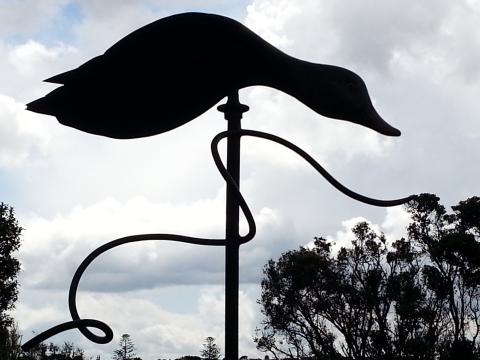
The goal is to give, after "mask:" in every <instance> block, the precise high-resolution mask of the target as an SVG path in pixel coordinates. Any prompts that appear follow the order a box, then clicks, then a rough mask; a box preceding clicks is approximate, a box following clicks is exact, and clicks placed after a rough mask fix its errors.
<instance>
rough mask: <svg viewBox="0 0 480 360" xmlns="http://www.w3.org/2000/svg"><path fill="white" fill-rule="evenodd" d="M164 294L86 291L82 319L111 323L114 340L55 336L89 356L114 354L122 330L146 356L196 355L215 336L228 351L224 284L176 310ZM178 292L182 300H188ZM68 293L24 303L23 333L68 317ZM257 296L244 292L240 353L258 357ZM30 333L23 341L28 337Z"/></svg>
mask: <svg viewBox="0 0 480 360" xmlns="http://www.w3.org/2000/svg"><path fill="white" fill-rule="evenodd" d="M167 291H169V292H170V293H173V294H170V295H169V296H170V297H173V298H174V297H175V291H178V287H172V288H169V289H167ZM34 294H35V296H36V299H37V301H39V302H42V301H43V300H44V302H45V303H47V302H48V299H49V298H50V295H47V293H46V292H45V291H35V292H34ZM161 296H162V292H159V291H158V290H155V289H153V290H149V291H143V292H141V293H140V294H139V293H138V292H135V293H127V294H121V295H119V294H111V293H102V294H98V293H90V292H84V293H82V294H81V296H80V299H79V302H78V310H79V313H80V314H81V316H82V317H83V318H94V319H98V320H100V321H103V322H105V323H107V324H108V325H109V326H111V328H112V330H113V332H114V340H113V341H112V342H111V343H109V344H106V345H97V344H93V343H90V342H89V341H88V340H86V339H85V338H83V337H82V336H81V335H80V334H79V333H78V332H77V331H73V332H66V333H62V334H59V335H57V336H56V337H55V338H53V339H52V340H53V341H54V342H56V343H62V342H63V341H65V340H71V341H74V342H75V343H76V344H77V345H79V346H80V347H81V348H83V349H85V350H86V353H87V355H92V356H93V355H96V354H101V355H102V357H109V356H110V355H111V354H112V352H113V350H114V349H115V348H116V347H117V343H118V339H119V338H120V336H121V334H124V333H128V334H130V335H131V337H132V340H133V341H134V343H135V346H136V348H137V354H138V355H140V356H141V357H142V358H146V359H149V358H152V359H154V358H155V359H156V358H161V357H162V358H163V357H167V358H169V357H179V356H181V355H187V354H190V355H197V354H199V353H200V349H201V345H202V343H203V342H204V340H205V338H206V337H207V336H212V337H214V338H215V339H216V343H217V344H218V345H219V346H220V347H221V348H222V351H223V350H224V347H223V344H224V336H223V331H224V303H225V296H224V294H223V287H219V286H207V287H202V288H200V290H199V296H198V298H194V299H190V300H189V301H190V302H192V305H193V306H192V307H191V308H189V309H188V311H186V312H185V311H183V312H182V311H176V312H174V311H171V310H167V309H166V308H165V307H164V306H163V305H162V298H161ZM180 296H181V292H180V293H179V295H178V297H179V298H178V301H179V302H184V299H181V298H180ZM61 300H64V302H65V303H66V302H67V294H66V292H57V293H56V300H55V301H54V303H53V304H52V303H49V304H48V305H47V304H45V305H42V306H39V305H38V304H37V305H36V306H34V307H31V306H29V305H21V306H19V307H18V308H17V309H16V311H15V316H16V318H17V320H18V321H19V326H20V329H21V331H22V332H24V334H29V333H30V331H31V330H34V331H35V332H41V331H44V330H46V329H47V328H49V327H51V326H54V325H57V324H59V323H61V322H64V321H68V312H67V309H66V306H65V304H61ZM256 311H257V310H256V304H255V299H252V298H251V294H248V293H246V292H244V291H241V292H240V293H239V314H240V316H239V321H240V326H239V330H240V331H239V339H240V351H241V352H242V354H245V353H246V354H248V355H250V356H253V355H256V354H257V351H256V350H255V345H254V343H253V340H252V335H253V332H254V329H255V326H257V325H258V321H259V319H258V318H257V317H256V316H255V315H256ZM28 339H29V335H26V336H25V338H24V340H28Z"/></svg>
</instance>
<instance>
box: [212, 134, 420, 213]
mask: <svg viewBox="0 0 480 360" xmlns="http://www.w3.org/2000/svg"><path fill="white" fill-rule="evenodd" d="M235 134H237V135H240V136H252V137H258V138H262V139H266V140H270V141H273V142H275V143H277V144H280V145H283V146H285V147H287V148H289V149H290V150H292V151H294V152H295V153H297V154H298V155H299V156H301V157H302V158H303V159H304V160H306V161H307V162H308V163H309V164H310V165H312V166H313V168H314V169H315V170H317V171H318V172H319V173H320V174H321V175H322V176H323V177H324V178H325V180H327V181H328V182H329V183H330V184H331V185H332V186H333V187H335V188H336V189H337V190H338V191H340V192H342V193H343V194H345V195H346V196H348V197H351V198H352V199H355V200H357V201H360V202H363V203H365V204H369V205H374V206H381V207H389V206H397V205H402V204H405V203H406V202H408V201H410V200H411V199H412V196H413V195H410V196H408V197H405V198H401V199H394V200H378V199H373V198H370V197H367V196H364V195H361V194H358V193H356V192H354V191H352V190H350V189H349V188H347V187H346V186H344V185H342V184H341V183H340V182H338V181H337V180H336V179H335V178H334V177H333V176H332V175H330V174H329V173H328V172H327V170H325V169H324V168H323V167H322V166H321V165H320V164H319V163H318V162H317V161H316V160H315V159H314V158H312V157H311V156H310V155H309V154H308V153H306V152H305V151H304V150H302V149H301V148H299V147H298V146H297V145H295V144H292V143H291V142H289V141H287V140H285V139H283V138H281V137H279V136H276V135H273V134H269V133H264V132H261V131H256V130H247V129H242V130H238V131H236V132H235ZM229 135H233V133H232V132H228V131H224V132H221V133H219V134H217V135H216V136H215V138H214V139H213V140H212V148H213V146H218V143H219V141H220V140H221V139H223V138H226V137H228V136H229Z"/></svg>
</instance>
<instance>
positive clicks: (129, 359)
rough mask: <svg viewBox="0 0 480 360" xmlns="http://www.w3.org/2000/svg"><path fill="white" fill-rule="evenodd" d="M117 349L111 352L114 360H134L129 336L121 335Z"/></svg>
mask: <svg viewBox="0 0 480 360" xmlns="http://www.w3.org/2000/svg"><path fill="white" fill-rule="evenodd" d="M118 346H119V348H118V349H117V350H115V351H114V352H113V359H114V360H134V359H135V345H134V344H133V341H132V339H131V337H130V335H129V334H123V335H122V337H121V339H120V342H119V344H118Z"/></svg>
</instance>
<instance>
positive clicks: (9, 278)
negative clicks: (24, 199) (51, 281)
mask: <svg viewBox="0 0 480 360" xmlns="http://www.w3.org/2000/svg"><path fill="white" fill-rule="evenodd" d="M22 230H23V229H22V228H21V227H20V226H19V225H18V221H17V219H16V218H15V212H14V210H13V208H12V207H10V206H8V205H6V204H4V203H0V328H6V327H9V326H10V325H11V324H12V318H11V317H10V315H9V314H8V311H9V310H11V309H13V307H14V306H15V302H16V301H17V294H18V282H17V274H18V272H19V271H20V262H19V261H18V260H17V259H16V258H15V257H14V256H13V254H14V252H15V251H16V250H18V248H19V246H20V235H21V233H22Z"/></svg>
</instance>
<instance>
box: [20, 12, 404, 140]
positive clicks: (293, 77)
mask: <svg viewBox="0 0 480 360" xmlns="http://www.w3.org/2000/svg"><path fill="white" fill-rule="evenodd" d="M45 81H46V82H51V83H56V84H61V85H63V86H61V87H58V88H56V89H55V90H53V91H52V92H50V93H49V94H47V95H46V96H45V97H42V98H40V99H38V100H35V101H33V102H31V103H29V104H28V105H27V109H28V110H30V111H34V112H37V113H42V114H48V115H53V116H55V117H56V118H57V119H58V121H59V122H60V123H62V124H64V125H67V126H71V127H74V128H77V129H79V130H82V131H86V132H88V133H92V134H97V135H103V136H107V137H111V138H119V139H130V138H139V137H145V136H152V135H156V134H160V133H163V132H166V131H169V130H172V129H174V128H176V127H178V126H181V125H183V124H185V123H187V122H188V121H190V120H193V119H195V118H196V117H198V116H199V115H201V114H202V113H204V112H205V111H207V110H208V109H210V108H211V107H212V106H214V105H215V104H216V103H218V102H219V101H220V100H221V99H222V98H224V97H225V96H228V95H229V94H230V93H232V92H233V91H237V90H239V89H242V88H245V87H249V86H255V85H263V86H268V87H272V88H275V89H278V90H280V91H283V92H285V93H287V94H289V95H291V96H293V97H294V98H296V99H298V100H299V101H301V102H302V103H303V104H305V105H306V106H308V107H309V108H311V109H312V110H314V111H315V112H317V113H318V114H320V115H323V116H326V117H329V118H334V119H340V120H346V121H350V122H353V123H356V124H359V125H363V126H366V127H368V128H370V129H373V130H375V131H377V132H379V133H381V134H384V135H389V136H399V135H400V131H399V130H397V129H396V128H394V127H392V126H390V125H389V124H388V123H386V122H385V121H384V120H383V119H382V118H381V117H380V116H379V115H378V113H377V112H376V111H375V109H374V107H373V105H372V102H371V100H370V97H369V95H368V91H367V88H366V86H365V83H364V82H363V81H362V79H361V78H360V77H359V76H358V75H356V74H355V73H353V72H351V71H349V70H347V69H344V68H341V67H338V66H331V65H323V64H315V63H311V62H307V61H303V60H299V59H296V58H294V57H292V56H289V55H287V54H285V53H284V52H282V51H280V50H279V49H277V48H275V47H274V46H272V45H270V44H269V43H268V42H266V41H265V40H263V39H262V38H261V37H259V36H258V35H256V34H255V33H253V32H252V31H251V30H249V29H248V28H246V27H245V26H244V25H242V24H240V23H239V22H237V21H235V20H232V19H230V18H227V17H224V16H220V15H213V14H205V13H183V14H177V15H173V16H169V17H166V18H163V19H160V20H158V21H155V22H153V23H151V24H149V25H146V26H144V27H142V28H140V29H138V30H136V31H134V32H132V33H131V34H129V35H127V36H126V37H124V38H123V39H121V40H120V41H118V42H117V43H116V44H114V45H113V46H112V47H110V48H109V49H108V50H107V51H106V52H105V53H104V54H103V55H100V56H97V57H95V58H93V59H91V60H90V61H88V62H86V63H85V64H83V65H81V66H80V67H78V68H76V69H73V70H70V71H67V72H64V73H62V74H59V75H56V76H53V77H51V78H49V79H47V80H45Z"/></svg>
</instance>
